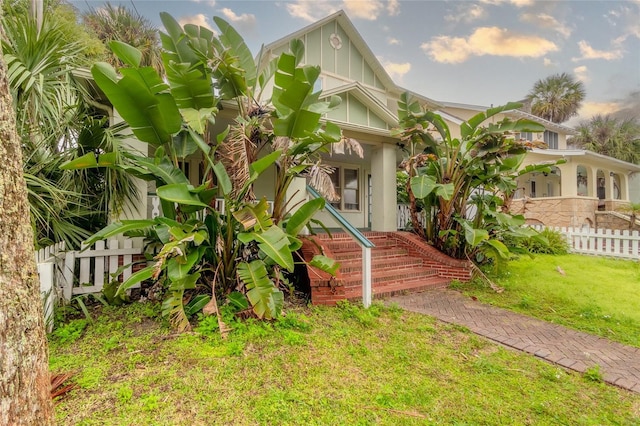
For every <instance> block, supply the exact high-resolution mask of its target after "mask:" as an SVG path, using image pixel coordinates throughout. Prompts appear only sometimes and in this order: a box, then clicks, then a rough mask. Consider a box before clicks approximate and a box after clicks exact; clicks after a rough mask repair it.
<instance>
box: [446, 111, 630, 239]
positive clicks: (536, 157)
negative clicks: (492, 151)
mask: <svg viewBox="0 0 640 426" xmlns="http://www.w3.org/2000/svg"><path fill="white" fill-rule="evenodd" d="M440 105H441V111H439V112H441V115H442V117H443V118H444V119H445V120H446V121H447V122H448V123H449V125H450V127H451V128H452V136H454V137H457V136H459V125H460V124H461V123H462V121H464V120H468V119H469V118H470V117H472V116H473V115H475V114H477V113H478V112H481V111H484V110H486V109H487V107H484V106H477V105H466V104H458V103H451V102H440ZM505 116H506V117H509V118H510V119H512V120H516V119H518V118H527V119H530V120H533V121H536V122H538V123H540V124H542V125H543V126H545V128H546V130H545V131H544V132H543V133H519V134H515V135H513V137H514V138H516V139H521V140H528V141H532V142H534V141H540V142H544V143H546V144H547V146H548V148H547V149H539V148H534V149H533V150H532V151H531V152H530V153H528V154H527V157H526V158H525V161H524V163H523V166H527V165H529V164H536V163H545V162H556V161H557V160H564V161H566V162H565V163H564V164H559V165H557V166H553V167H552V169H551V172H550V173H527V174H525V175H522V176H521V177H520V178H519V179H518V190H517V192H516V195H515V197H514V199H513V201H512V202H511V206H510V207H511V212H512V213H517V214H523V215H524V216H525V218H527V222H528V223H531V224H543V225H546V226H560V227H563V226H566V227H568V226H573V227H580V226H589V227H598V226H601V225H600V224H602V223H607V224H610V220H608V219H607V215H608V214H609V213H608V212H611V211H615V210H616V209H617V208H618V207H620V206H621V205H622V204H626V203H628V202H629V200H630V199H631V198H630V188H631V187H632V186H633V184H634V181H633V180H632V179H631V178H632V177H633V176H634V174H637V173H638V172H640V166H638V165H635V164H631V163H627V162H624V161H620V160H617V159H615V158H612V157H607V156H605V155H600V154H596V153H594V152H591V151H586V150H583V149H571V148H569V147H568V146H567V139H568V138H569V137H570V136H573V135H575V134H576V131H575V130H573V129H572V128H569V127H566V126H563V125H561V124H556V123H552V122H550V121H547V120H544V119H542V118H539V117H536V116H534V115H531V114H529V113H527V112H524V111H521V110H513V111H508V112H506V113H504V114H498V115H497V116H496V117H494V120H495V121H498V120H501V119H502V118H504V117H505ZM452 124H453V126H452ZM456 125H457V126H458V127H456ZM454 129H455V130H454ZM616 216H618V215H616ZM618 227H622V228H623V229H627V227H628V225H624V224H621V225H620V226H618Z"/></svg>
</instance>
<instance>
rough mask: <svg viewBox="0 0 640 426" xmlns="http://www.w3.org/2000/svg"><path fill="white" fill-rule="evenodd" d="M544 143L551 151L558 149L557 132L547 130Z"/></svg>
mask: <svg viewBox="0 0 640 426" xmlns="http://www.w3.org/2000/svg"><path fill="white" fill-rule="evenodd" d="M544 143H546V144H547V145H548V146H549V149H558V134H557V133H556V132H550V131H549V130H545V131H544Z"/></svg>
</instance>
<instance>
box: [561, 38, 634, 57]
mask: <svg viewBox="0 0 640 426" xmlns="http://www.w3.org/2000/svg"><path fill="white" fill-rule="evenodd" d="M619 42H620V40H618V41H617V42H615V43H614V44H619ZM578 47H579V48H580V54H581V55H582V56H580V57H578V58H571V60H572V61H574V62H576V61H581V60H584V59H604V60H605V61H613V60H615V59H620V58H622V56H623V54H622V49H620V48H617V49H613V50H596V49H594V48H593V47H591V45H590V44H589V43H587V42H586V41H585V40H580V41H579V42H578Z"/></svg>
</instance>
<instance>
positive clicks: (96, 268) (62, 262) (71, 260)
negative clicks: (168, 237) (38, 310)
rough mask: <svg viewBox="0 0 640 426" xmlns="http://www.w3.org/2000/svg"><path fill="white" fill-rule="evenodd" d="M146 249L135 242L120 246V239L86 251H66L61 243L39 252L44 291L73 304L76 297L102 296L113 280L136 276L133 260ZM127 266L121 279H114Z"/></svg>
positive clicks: (37, 261)
mask: <svg viewBox="0 0 640 426" xmlns="http://www.w3.org/2000/svg"><path fill="white" fill-rule="evenodd" d="M141 253H142V248H140V247H134V242H133V240H132V239H125V240H123V241H122V242H118V240H116V239H111V240H108V241H97V242H96V243H95V244H94V245H93V247H88V248H86V247H83V249H82V250H65V246H64V243H58V244H55V245H53V246H49V247H46V248H43V249H40V250H39V251H38V252H36V254H35V257H36V263H37V264H38V272H39V273H40V290H41V292H43V293H45V294H50V295H51V297H52V298H53V299H52V300H51V302H49V301H47V303H51V304H53V300H54V299H55V298H56V297H60V296H61V297H63V298H64V299H65V300H67V301H68V300H71V298H72V297H73V296H74V295H77V294H87V293H99V292H100V291H102V288H103V287H104V285H105V284H107V283H109V282H111V281H112V280H113V279H118V280H121V281H123V280H126V279H127V278H129V277H130V276H131V274H132V273H133V270H132V265H131V264H132V262H133V256H134V255H136V254H141ZM121 265H125V266H126V267H124V268H123V270H122V271H121V274H120V275H119V276H118V277H115V278H114V277H113V275H114V274H115V273H116V272H117V271H118V268H120V266H121Z"/></svg>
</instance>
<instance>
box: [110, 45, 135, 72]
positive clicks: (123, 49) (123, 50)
mask: <svg viewBox="0 0 640 426" xmlns="http://www.w3.org/2000/svg"><path fill="white" fill-rule="evenodd" d="M109 48H110V49H111V51H112V52H113V53H114V54H115V55H116V56H117V57H118V59H120V60H121V61H122V62H124V63H125V64H126V65H129V66H130V67H139V66H140V61H141V60H142V52H140V51H139V50H138V49H136V48H135V47H133V46H130V45H128V44H127V43H124V42H122V41H119V40H113V41H111V42H109Z"/></svg>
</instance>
